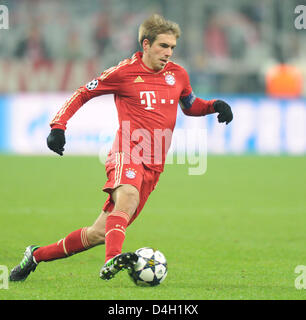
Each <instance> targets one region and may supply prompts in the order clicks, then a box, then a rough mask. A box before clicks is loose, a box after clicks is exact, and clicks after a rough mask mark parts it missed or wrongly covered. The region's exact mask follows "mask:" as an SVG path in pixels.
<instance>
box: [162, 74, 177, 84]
mask: <svg viewBox="0 0 306 320" xmlns="http://www.w3.org/2000/svg"><path fill="white" fill-rule="evenodd" d="M164 76H165V81H166V82H167V83H168V84H169V85H170V86H173V85H174V84H175V78H174V73H173V72H169V71H167V72H165V73H164Z"/></svg>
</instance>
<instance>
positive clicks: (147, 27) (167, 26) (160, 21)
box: [138, 14, 181, 48]
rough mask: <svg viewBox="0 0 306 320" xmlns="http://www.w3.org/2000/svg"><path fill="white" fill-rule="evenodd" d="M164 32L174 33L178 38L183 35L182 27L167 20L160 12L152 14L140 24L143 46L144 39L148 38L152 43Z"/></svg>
mask: <svg viewBox="0 0 306 320" xmlns="http://www.w3.org/2000/svg"><path fill="white" fill-rule="evenodd" d="M162 33H172V34H173V35H174V36H175V37H176V39H178V38H179V37H180V35H181V29H180V27H179V25H178V24H177V23H175V22H173V21H170V20H166V19H165V18H164V17H162V16H161V15H159V14H153V15H151V16H150V17H149V18H148V19H147V20H145V21H144V22H143V23H142V24H141V25H140V27H139V30H138V42H139V44H140V46H141V48H142V43H143V40H144V39H148V40H149V41H150V44H152V43H153V42H154V41H155V40H156V37H157V36H158V35H159V34H162Z"/></svg>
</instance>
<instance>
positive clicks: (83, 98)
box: [50, 67, 122, 130]
mask: <svg viewBox="0 0 306 320" xmlns="http://www.w3.org/2000/svg"><path fill="white" fill-rule="evenodd" d="M121 79H122V72H120V71H119V68H118V67H112V68H110V69H108V70H106V71H104V72H103V73H102V74H101V75H100V76H99V77H98V78H95V79H93V80H92V81H90V82H89V83H87V84H86V85H84V86H81V87H80V88H79V89H77V90H76V91H75V92H74V94H73V95H72V96H71V97H70V99H68V100H67V101H66V102H65V104H64V105H63V106H62V108H61V109H60V110H59V111H58V113H57V114H56V116H55V117H54V119H53V120H52V121H51V123H50V126H51V128H52V129H63V130H66V125H67V122H68V120H69V119H70V118H71V117H72V116H73V115H74V114H75V113H76V112H77V111H78V110H79V109H80V108H81V107H82V106H83V105H84V104H85V103H86V102H87V101H89V100H90V99H92V98H95V97H98V96H101V95H104V94H120V84H121V83H122V81H121Z"/></svg>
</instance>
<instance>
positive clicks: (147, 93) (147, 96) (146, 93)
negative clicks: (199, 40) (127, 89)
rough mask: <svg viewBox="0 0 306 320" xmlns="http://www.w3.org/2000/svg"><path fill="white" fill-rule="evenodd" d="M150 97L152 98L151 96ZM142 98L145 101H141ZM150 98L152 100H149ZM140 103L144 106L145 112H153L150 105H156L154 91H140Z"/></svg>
mask: <svg viewBox="0 0 306 320" xmlns="http://www.w3.org/2000/svg"><path fill="white" fill-rule="evenodd" d="M151 95H152V96H151ZM142 97H144V98H145V99H142ZM151 97H152V99H151ZM140 103H141V104H146V107H145V110H154V108H153V107H152V104H156V97H155V92H154V91H140Z"/></svg>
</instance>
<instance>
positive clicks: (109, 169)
mask: <svg viewBox="0 0 306 320" xmlns="http://www.w3.org/2000/svg"><path fill="white" fill-rule="evenodd" d="M105 170H106V175H107V178H108V180H107V181H106V183H105V185H104V187H103V191H105V192H107V193H109V196H108V198H107V200H106V202H105V203H104V206H103V210H104V211H108V212H111V211H112V210H113V208H114V202H113V200H112V197H111V193H112V191H113V190H114V189H116V188H117V187H119V186H121V185H124V184H130V185H132V186H134V187H136V188H137V190H138V192H139V197H140V199H139V200H140V201H139V205H138V207H137V209H136V213H135V214H134V215H133V217H132V218H131V220H130V221H129V225H130V224H131V223H132V222H133V221H134V220H135V219H136V218H137V216H138V215H139V213H140V211H141V210H142V208H143V207H144V205H145V203H146V201H147V199H148V197H149V195H150V193H151V192H152V191H153V190H154V189H155V186H156V184H157V182H158V179H159V176H160V172H157V171H154V170H151V169H150V168H148V167H146V166H145V165H144V164H143V163H140V164H134V163H129V164H126V163H124V153H122V152H117V153H115V154H114V155H112V156H111V157H108V159H107V161H106V163H105Z"/></svg>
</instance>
